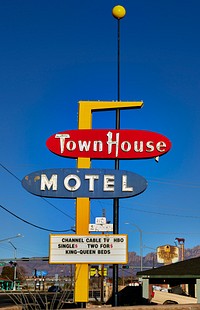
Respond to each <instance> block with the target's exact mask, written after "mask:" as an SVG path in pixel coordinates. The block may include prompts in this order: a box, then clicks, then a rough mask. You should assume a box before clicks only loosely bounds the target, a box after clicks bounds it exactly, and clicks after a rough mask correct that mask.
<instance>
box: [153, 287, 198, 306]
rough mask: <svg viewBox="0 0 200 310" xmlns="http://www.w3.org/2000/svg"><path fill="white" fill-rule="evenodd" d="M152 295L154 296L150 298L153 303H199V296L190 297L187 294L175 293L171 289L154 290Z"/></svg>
mask: <svg viewBox="0 0 200 310" xmlns="http://www.w3.org/2000/svg"><path fill="white" fill-rule="evenodd" d="M151 297H152V298H151V300H150V301H151V303H154V304H161V305H167V304H182V305H186V304H196V303H197V298H194V297H190V296H187V295H180V294H174V293H172V292H170V289H164V290H162V289H161V290H153V292H152V296H151Z"/></svg>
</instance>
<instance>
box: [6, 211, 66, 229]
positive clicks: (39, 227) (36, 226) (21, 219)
mask: <svg viewBox="0 0 200 310" xmlns="http://www.w3.org/2000/svg"><path fill="white" fill-rule="evenodd" d="M0 208H2V209H3V210H4V211H6V212H8V213H9V214H11V215H12V216H14V217H16V218H17V219H18V220H20V221H22V222H24V223H26V224H28V225H31V226H33V227H35V228H38V229H41V230H46V231H50V232H67V231H72V229H66V230H57V229H48V228H44V227H41V226H38V225H35V224H33V223H30V222H28V221H26V220H24V219H23V218H21V217H20V216H18V215H16V214H15V213H13V212H11V211H9V210H8V209H7V208H5V207H3V206H2V205H0Z"/></svg>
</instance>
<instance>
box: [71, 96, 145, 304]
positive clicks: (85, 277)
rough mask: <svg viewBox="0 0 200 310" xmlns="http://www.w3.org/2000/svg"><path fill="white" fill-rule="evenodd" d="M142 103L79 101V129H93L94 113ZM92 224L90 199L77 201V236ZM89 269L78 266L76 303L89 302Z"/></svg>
mask: <svg viewBox="0 0 200 310" xmlns="http://www.w3.org/2000/svg"><path fill="white" fill-rule="evenodd" d="M142 105H143V102H142V101H136V102H135V101H133V102H123V101H79V113H78V129H92V112H93V111H103V110H114V109H130V108H141V107H142ZM77 168H90V158H81V157H79V158H78V161H77ZM89 223H90V200H89V198H77V199H76V234H77V235H88V234H89ZM88 295H89V268H88V264H85V263H83V264H76V268H75V292H74V301H75V302H88V297H89V296H88Z"/></svg>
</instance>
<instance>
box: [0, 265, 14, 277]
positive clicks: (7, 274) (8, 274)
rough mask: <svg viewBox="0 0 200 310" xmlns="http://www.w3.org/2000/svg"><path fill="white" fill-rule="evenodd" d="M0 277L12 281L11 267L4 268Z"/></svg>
mask: <svg viewBox="0 0 200 310" xmlns="http://www.w3.org/2000/svg"><path fill="white" fill-rule="evenodd" d="M1 277H2V278H4V279H8V280H11V281H13V280H14V269H13V268H12V267H11V266H4V267H3V269H2V272H1Z"/></svg>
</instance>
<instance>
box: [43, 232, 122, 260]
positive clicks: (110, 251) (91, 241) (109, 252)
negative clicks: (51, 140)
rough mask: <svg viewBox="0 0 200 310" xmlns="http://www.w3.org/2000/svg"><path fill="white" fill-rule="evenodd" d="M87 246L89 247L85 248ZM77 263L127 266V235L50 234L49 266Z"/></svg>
mask: <svg viewBox="0 0 200 310" xmlns="http://www.w3.org/2000/svg"><path fill="white" fill-rule="evenodd" d="M115 240H116V241H115ZM77 241H79V242H77ZM59 245H61V246H59ZM88 245H90V246H89V247H87V246H88ZM62 246H64V247H62ZM65 251H67V252H65ZM98 251H100V252H98ZM89 252H90V253H89ZM70 253H71V254H70ZM77 263H78V264H111V265H112V264H127V263H128V235H126V234H123V235H122V234H115V235H113V234H101V235H98V234H90V235H72V234H71V235H66V234H50V247H49V264H77Z"/></svg>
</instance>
